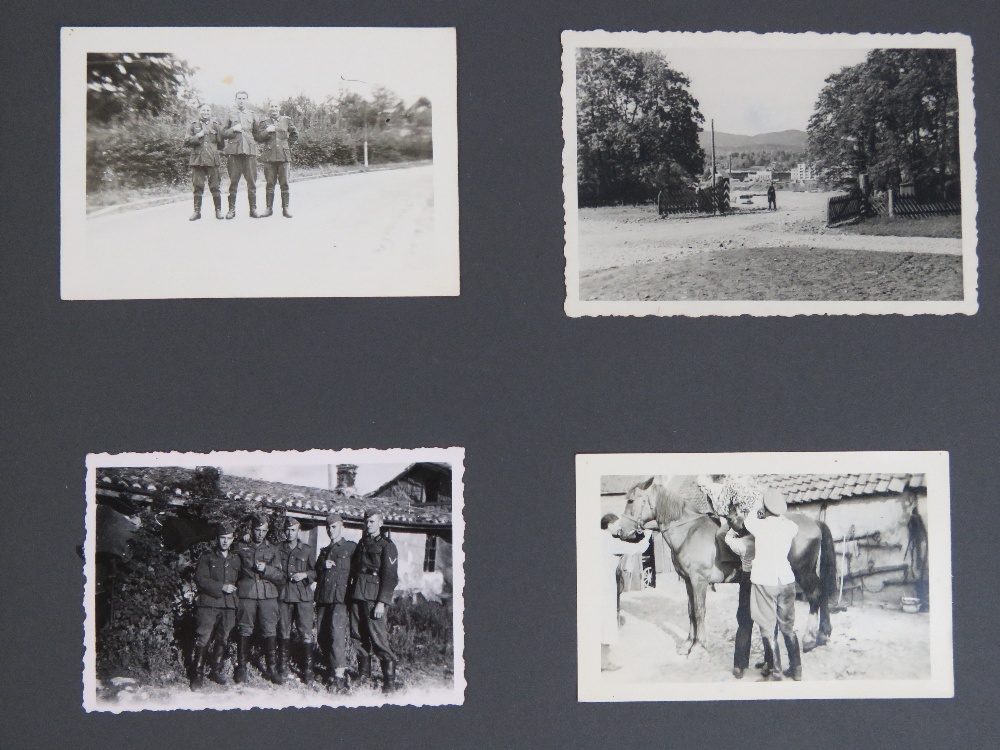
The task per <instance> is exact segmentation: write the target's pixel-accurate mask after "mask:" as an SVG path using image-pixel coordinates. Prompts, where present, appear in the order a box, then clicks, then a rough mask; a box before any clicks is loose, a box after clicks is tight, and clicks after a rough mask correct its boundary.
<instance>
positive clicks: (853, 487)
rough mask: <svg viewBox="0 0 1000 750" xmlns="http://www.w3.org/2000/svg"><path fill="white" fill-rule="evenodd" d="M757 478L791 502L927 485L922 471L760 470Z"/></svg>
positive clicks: (882, 493) (880, 492) (885, 491)
mask: <svg viewBox="0 0 1000 750" xmlns="http://www.w3.org/2000/svg"><path fill="white" fill-rule="evenodd" d="M756 479H757V481H758V482H760V483H761V484H764V485H767V486H768V487H773V488H774V489H776V490H778V491H779V492H781V493H782V494H783V495H784V496H785V501H786V502H788V503H789V504H790V505H794V504H796V503H807V502H816V501H817V500H829V501H836V500H840V499H841V498H850V497H860V496H866V495H886V494H890V495H895V494H899V493H900V492H903V491H905V490H906V489H908V488H912V489H920V488H924V487H926V486H927V484H926V480H925V477H924V475H923V474H761V475H759V476H757V477H756Z"/></svg>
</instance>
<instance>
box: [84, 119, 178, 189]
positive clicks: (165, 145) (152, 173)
mask: <svg viewBox="0 0 1000 750" xmlns="http://www.w3.org/2000/svg"><path fill="white" fill-rule="evenodd" d="M189 153H190V152H189V150H188V147H187V146H185V145H184V126H183V125H181V124H178V123H174V122H171V121H169V120H151V119H133V120H129V121H126V122H122V123H116V124H114V125H108V126H101V127H96V126H92V127H90V128H88V131H87V191H88V192H92V191H95V190H100V189H102V188H109V187H111V188H113V187H150V186H154V185H181V184H185V183H186V182H187V181H188V179H189V174H188V165H187V162H188V155H189Z"/></svg>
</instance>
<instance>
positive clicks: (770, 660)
mask: <svg viewBox="0 0 1000 750" xmlns="http://www.w3.org/2000/svg"><path fill="white" fill-rule="evenodd" d="M761 641H762V642H763V644H764V660H763V661H759V662H757V663H756V664H754V667H755V668H757V669H759V670H760V674H761V676H762V677H768V676H769V675H770V674H771V671H772V670H773V669H774V653H773V652H772V651H771V639H770V638H761Z"/></svg>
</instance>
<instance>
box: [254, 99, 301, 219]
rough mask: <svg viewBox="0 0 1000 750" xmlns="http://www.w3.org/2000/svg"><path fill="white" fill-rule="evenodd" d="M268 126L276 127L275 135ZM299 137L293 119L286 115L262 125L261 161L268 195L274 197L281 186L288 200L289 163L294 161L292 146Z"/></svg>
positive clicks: (283, 194) (282, 192)
mask: <svg viewBox="0 0 1000 750" xmlns="http://www.w3.org/2000/svg"><path fill="white" fill-rule="evenodd" d="M268 125H274V128H275V129H274V132H273V133H268V132H267V126H268ZM298 137H299V133H298V131H297V130H296V129H295V125H293V124H292V120H291V118H289V117H285V116H284V115H281V116H279V117H278V118H276V119H267V120H265V121H264V122H263V123H261V126H260V138H261V154H260V160H261V161H263V162H264V181H265V182H266V183H267V194H268V195H274V186H275V185H276V184H278V185H280V186H281V194H282V196H285V197H286V198H287V196H288V173H289V163H290V162H291V161H292V149H291V146H292V145H294V143H295V141H297V140H298ZM286 203H287V201H286Z"/></svg>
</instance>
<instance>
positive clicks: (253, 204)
mask: <svg viewBox="0 0 1000 750" xmlns="http://www.w3.org/2000/svg"><path fill="white" fill-rule="evenodd" d="M247 202H248V203H249V204H250V218H251V219H259V218H260V214H259V213H257V194H256V193H254V194H253V195H250V193H247Z"/></svg>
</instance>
